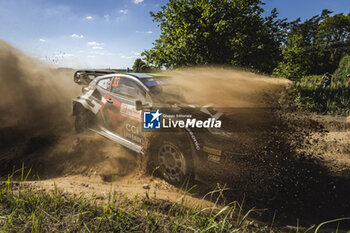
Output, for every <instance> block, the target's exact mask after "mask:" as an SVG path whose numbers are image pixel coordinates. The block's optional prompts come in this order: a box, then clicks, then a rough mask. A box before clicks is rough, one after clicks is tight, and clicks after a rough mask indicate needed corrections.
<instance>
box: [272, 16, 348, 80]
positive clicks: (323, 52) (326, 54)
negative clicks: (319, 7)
mask: <svg viewBox="0 0 350 233" xmlns="http://www.w3.org/2000/svg"><path fill="white" fill-rule="evenodd" d="M331 13H332V12H330V11H328V10H323V12H322V14H321V15H316V16H314V17H312V18H311V19H308V20H306V21H305V22H301V20H300V19H297V20H296V21H294V22H291V23H289V33H288V36H287V43H286V44H285V45H284V48H283V51H282V55H283V61H282V62H280V63H279V66H278V67H277V68H276V69H275V72H274V74H275V75H278V76H283V77H289V78H293V79H299V78H301V77H302V76H304V75H311V74H324V73H326V72H330V73H333V72H334V71H335V70H336V68H337V66H338V64H339V62H340V60H341V58H342V57H343V56H344V55H346V54H349V53H350V37H349V34H350V14H348V15H343V14H336V15H333V16H330V14H331ZM293 56H294V57H293Z"/></svg>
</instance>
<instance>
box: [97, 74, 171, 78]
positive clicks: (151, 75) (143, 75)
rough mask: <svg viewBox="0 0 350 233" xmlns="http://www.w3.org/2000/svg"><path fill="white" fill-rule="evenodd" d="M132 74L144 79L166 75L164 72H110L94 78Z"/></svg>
mask: <svg viewBox="0 0 350 233" xmlns="http://www.w3.org/2000/svg"><path fill="white" fill-rule="evenodd" d="M118 75H121V76H132V77H134V78H137V79H146V78H153V77H160V76H166V75H164V74H159V73H111V74H106V75H102V76H99V77H97V78H96V79H103V78H106V77H114V76H118Z"/></svg>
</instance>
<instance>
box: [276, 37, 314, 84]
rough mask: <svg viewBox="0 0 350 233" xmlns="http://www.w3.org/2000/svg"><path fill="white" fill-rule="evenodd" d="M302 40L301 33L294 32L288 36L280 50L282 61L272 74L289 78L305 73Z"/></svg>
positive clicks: (305, 61) (295, 77)
mask: <svg viewBox="0 0 350 233" xmlns="http://www.w3.org/2000/svg"><path fill="white" fill-rule="evenodd" d="M302 42H303V36H302V35H297V34H295V35H292V36H290V37H289V38H288V41H287V43H286V45H285V47H284V48H283V50H282V55H283V61H281V62H280V63H279V65H278V67H277V68H275V69H274V71H273V75H275V76H279V77H284V78H289V79H297V78H299V77H301V76H304V75H306V73H307V70H308V62H307V60H305V52H306V49H305V48H304V47H303V46H302Z"/></svg>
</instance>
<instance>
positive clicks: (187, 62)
mask: <svg viewBox="0 0 350 233" xmlns="http://www.w3.org/2000/svg"><path fill="white" fill-rule="evenodd" d="M260 5H261V1H260V0H232V1H225V0H204V1H203V0H170V1H169V2H168V3H167V4H166V5H165V6H163V7H162V10H161V11H159V12H156V13H153V12H151V16H152V17H153V21H155V22H157V23H159V26H160V30H161V35H160V38H158V39H157V40H156V41H155V43H154V47H153V48H152V49H150V50H146V51H144V52H143V53H142V55H143V56H145V60H146V61H147V62H148V63H150V64H153V65H155V66H157V67H163V66H165V67H166V68H176V67H181V66H192V65H202V64H226V65H234V66H240V67H246V68H250V69H255V70H259V71H262V72H267V73H270V72H272V70H273V68H274V67H275V66H276V65H277V63H278V61H279V58H280V40H281V38H282V36H283V32H282V30H280V29H281V27H282V26H283V20H282V21H281V20H276V17H277V12H276V11H275V10H274V11H272V13H271V15H270V16H269V17H266V18H263V17H262V13H263V9H262V8H261V7H260Z"/></svg>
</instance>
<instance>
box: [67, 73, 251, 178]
mask: <svg viewBox="0 0 350 233" xmlns="http://www.w3.org/2000/svg"><path fill="white" fill-rule="evenodd" d="M94 72H95V71H94ZM94 72H89V71H77V72H76V73H75V75H74V80H75V82H77V83H78V84H82V83H83V84H86V83H87V82H89V84H88V85H87V86H84V87H83V89H82V92H83V94H82V95H81V96H79V97H77V98H75V99H73V115H74V116H75V129H76V131H77V132H78V133H81V132H83V131H84V130H91V131H93V132H95V133H97V134H99V135H101V136H104V137H106V138H108V139H110V140H112V141H115V142H117V143H119V144H121V145H122V146H125V147H127V148H129V149H130V150H133V151H135V152H137V153H142V154H145V153H147V154H148V157H149V158H150V159H149V161H150V162H149V166H151V167H152V168H159V172H160V174H161V175H162V176H163V178H164V179H165V180H167V181H168V182H170V183H173V184H182V183H183V182H184V181H185V179H187V177H190V176H193V175H194V176H193V177H195V178H196V179H199V180H201V179H203V178H205V179H208V171H211V173H215V174H219V173H222V174H226V173H227V171H226V170H225V169H229V170H231V171H232V170H234V166H239V164H235V163H232V161H233V159H234V158H238V157H240V156H245V154H246V151H245V146H244V143H239V142H240V141H241V140H240V139H241V138H242V137H241V131H236V132H229V131H227V130H226V129H225V127H217V128H215V127H206V128H205V127H204V128H203V127H202V128H201V127H199V128H198V127H192V126H198V125H199V124H197V125H195V124H196V122H195V121H194V120H190V121H189V125H187V126H191V127H187V126H186V124H184V125H183V127H173V128H171V129H169V127H170V126H169V124H173V122H174V119H177V118H181V117H185V118H186V117H188V116H189V117H191V118H195V119H197V120H203V122H204V124H205V121H207V123H208V125H210V124H211V126H213V125H214V123H215V122H214V121H216V120H218V119H219V118H220V119H223V120H224V119H226V120H227V121H226V122H224V123H227V122H229V125H230V128H232V127H233V128H237V127H238V128H239V126H241V125H242V124H241V122H237V121H234V120H232V118H230V119H229V118H225V114H223V113H221V112H219V111H217V110H215V109H213V108H211V107H209V106H194V105H190V104H188V103H186V102H185V100H184V98H183V96H182V95H181V92H180V91H179V90H178V89H177V88H176V87H174V86H172V85H170V84H168V82H167V80H168V79H169V78H170V77H167V76H164V75H162V74H146V73H114V71H107V72H106V73H103V71H101V72H95V73H94ZM87 74H89V79H86V77H87ZM83 79H84V82H82V81H81V80H83ZM162 114H163V115H162ZM235 114H236V115H237V112H236V113H235ZM235 114H234V115H235ZM231 115H232V114H231ZM238 115H239V114H238ZM166 116H170V118H168V119H167V121H164V125H163V127H162V128H161V127H160V125H159V123H160V119H164V120H165V117H166ZM171 117H173V118H171ZM145 121H148V122H145ZM209 121H210V122H209ZM213 122H214V123H213ZM153 123H154V124H155V125H154V124H153ZM156 123H157V124H156ZM165 123H166V124H168V125H166V124H165ZM226 126H227V124H226ZM147 128H148V129H147ZM149 128H151V129H149ZM226 128H227V127H226ZM245 141H247V140H246V139H245ZM223 164H224V165H225V166H224V168H223V166H222V165H223ZM227 164H233V166H230V167H228V166H227ZM211 175H212V174H211Z"/></svg>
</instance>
